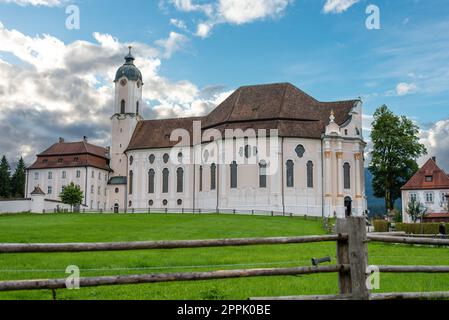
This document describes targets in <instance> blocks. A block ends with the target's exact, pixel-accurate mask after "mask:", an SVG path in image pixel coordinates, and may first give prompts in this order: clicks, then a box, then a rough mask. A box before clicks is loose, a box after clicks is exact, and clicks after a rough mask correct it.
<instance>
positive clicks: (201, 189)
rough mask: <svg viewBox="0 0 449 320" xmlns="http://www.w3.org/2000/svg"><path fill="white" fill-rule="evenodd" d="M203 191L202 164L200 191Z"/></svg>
mask: <svg viewBox="0 0 449 320" xmlns="http://www.w3.org/2000/svg"><path fill="white" fill-rule="evenodd" d="M201 191H203V166H200V192H201Z"/></svg>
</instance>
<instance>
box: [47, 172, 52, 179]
mask: <svg viewBox="0 0 449 320" xmlns="http://www.w3.org/2000/svg"><path fill="white" fill-rule="evenodd" d="M51 179H53V172H51V171H50V172H49V173H48V180H51Z"/></svg>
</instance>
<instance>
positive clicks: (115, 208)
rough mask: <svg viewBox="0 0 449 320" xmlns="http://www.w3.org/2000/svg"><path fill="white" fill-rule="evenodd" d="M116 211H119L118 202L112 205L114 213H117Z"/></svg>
mask: <svg viewBox="0 0 449 320" xmlns="http://www.w3.org/2000/svg"><path fill="white" fill-rule="evenodd" d="M118 211H119V206H118V203H116V204H115V205H114V213H118Z"/></svg>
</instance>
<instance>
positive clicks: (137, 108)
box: [136, 101, 139, 114]
mask: <svg viewBox="0 0 449 320" xmlns="http://www.w3.org/2000/svg"><path fill="white" fill-rule="evenodd" d="M136 114H139V101H137V102H136Z"/></svg>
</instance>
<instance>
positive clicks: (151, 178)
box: [148, 169, 155, 193]
mask: <svg viewBox="0 0 449 320" xmlns="http://www.w3.org/2000/svg"><path fill="white" fill-rule="evenodd" d="M154 176H155V172H154V170H153V169H150V171H148V193H154Z"/></svg>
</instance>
